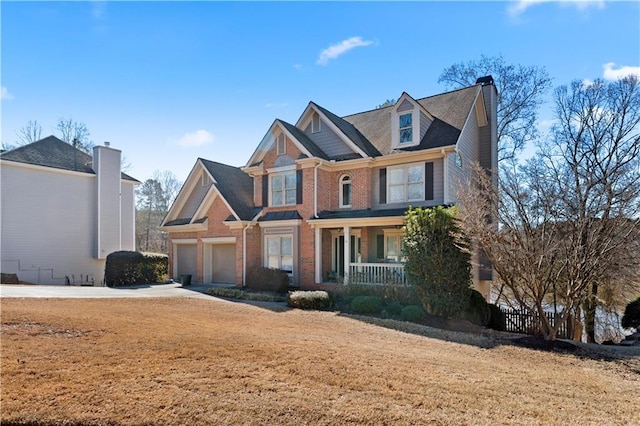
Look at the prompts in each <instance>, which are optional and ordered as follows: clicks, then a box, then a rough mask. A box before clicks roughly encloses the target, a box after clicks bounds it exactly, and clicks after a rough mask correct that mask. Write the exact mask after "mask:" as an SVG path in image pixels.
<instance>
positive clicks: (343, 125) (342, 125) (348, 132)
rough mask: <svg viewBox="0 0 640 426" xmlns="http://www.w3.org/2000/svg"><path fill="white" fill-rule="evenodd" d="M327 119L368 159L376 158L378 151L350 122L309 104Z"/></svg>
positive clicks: (318, 106)
mask: <svg viewBox="0 0 640 426" xmlns="http://www.w3.org/2000/svg"><path fill="white" fill-rule="evenodd" d="M311 103H312V104H313V105H314V106H315V107H316V108H317V109H318V110H319V111H320V112H322V113H323V114H324V115H325V117H327V119H329V120H330V121H331V122H332V123H333V124H334V125H335V126H336V127H338V129H340V131H341V132H342V133H344V134H345V136H347V137H348V138H349V140H351V141H352V142H353V143H354V144H355V145H356V146H357V147H358V148H360V149H361V150H362V151H364V152H365V153H366V154H367V155H368V156H369V157H377V156H379V155H380V151H378V149H377V148H376V147H375V146H373V145H372V144H371V142H369V141H368V140H367V138H366V137H364V135H363V134H362V133H360V131H359V130H358V129H357V128H356V127H354V125H353V124H351V123H350V122H348V121H346V120H344V119H342V118H340V117H338V116H337V115H335V114H334V113H332V112H331V111H329V110H327V109H325V108H322V107H321V106H320V105H318V104H316V103H314V102H311Z"/></svg>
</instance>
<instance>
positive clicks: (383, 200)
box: [380, 169, 387, 204]
mask: <svg viewBox="0 0 640 426" xmlns="http://www.w3.org/2000/svg"><path fill="white" fill-rule="evenodd" d="M380 204H387V169H380Z"/></svg>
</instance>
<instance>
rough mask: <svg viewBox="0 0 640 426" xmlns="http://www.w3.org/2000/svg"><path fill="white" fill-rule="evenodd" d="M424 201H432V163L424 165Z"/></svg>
mask: <svg viewBox="0 0 640 426" xmlns="http://www.w3.org/2000/svg"><path fill="white" fill-rule="evenodd" d="M424 199H425V200H433V163H425V164H424Z"/></svg>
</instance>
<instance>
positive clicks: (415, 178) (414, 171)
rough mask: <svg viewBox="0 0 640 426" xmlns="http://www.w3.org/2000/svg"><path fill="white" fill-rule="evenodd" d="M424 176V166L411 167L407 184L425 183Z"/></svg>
mask: <svg viewBox="0 0 640 426" xmlns="http://www.w3.org/2000/svg"><path fill="white" fill-rule="evenodd" d="M423 176H424V167H423V166H422V165H420V166H411V167H409V169H408V179H407V182H409V183H417V182H423V181H424V179H423Z"/></svg>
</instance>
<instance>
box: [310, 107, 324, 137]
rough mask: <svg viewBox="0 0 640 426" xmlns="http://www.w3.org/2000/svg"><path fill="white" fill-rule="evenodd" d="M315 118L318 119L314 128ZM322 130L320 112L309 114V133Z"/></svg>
mask: <svg viewBox="0 0 640 426" xmlns="http://www.w3.org/2000/svg"><path fill="white" fill-rule="evenodd" d="M316 118H317V119H318V127H317V128H316V123H315V122H316ZM321 130H322V120H321V119H320V114H318V113H317V112H314V113H313V114H311V133H319V132H320V131H321Z"/></svg>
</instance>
